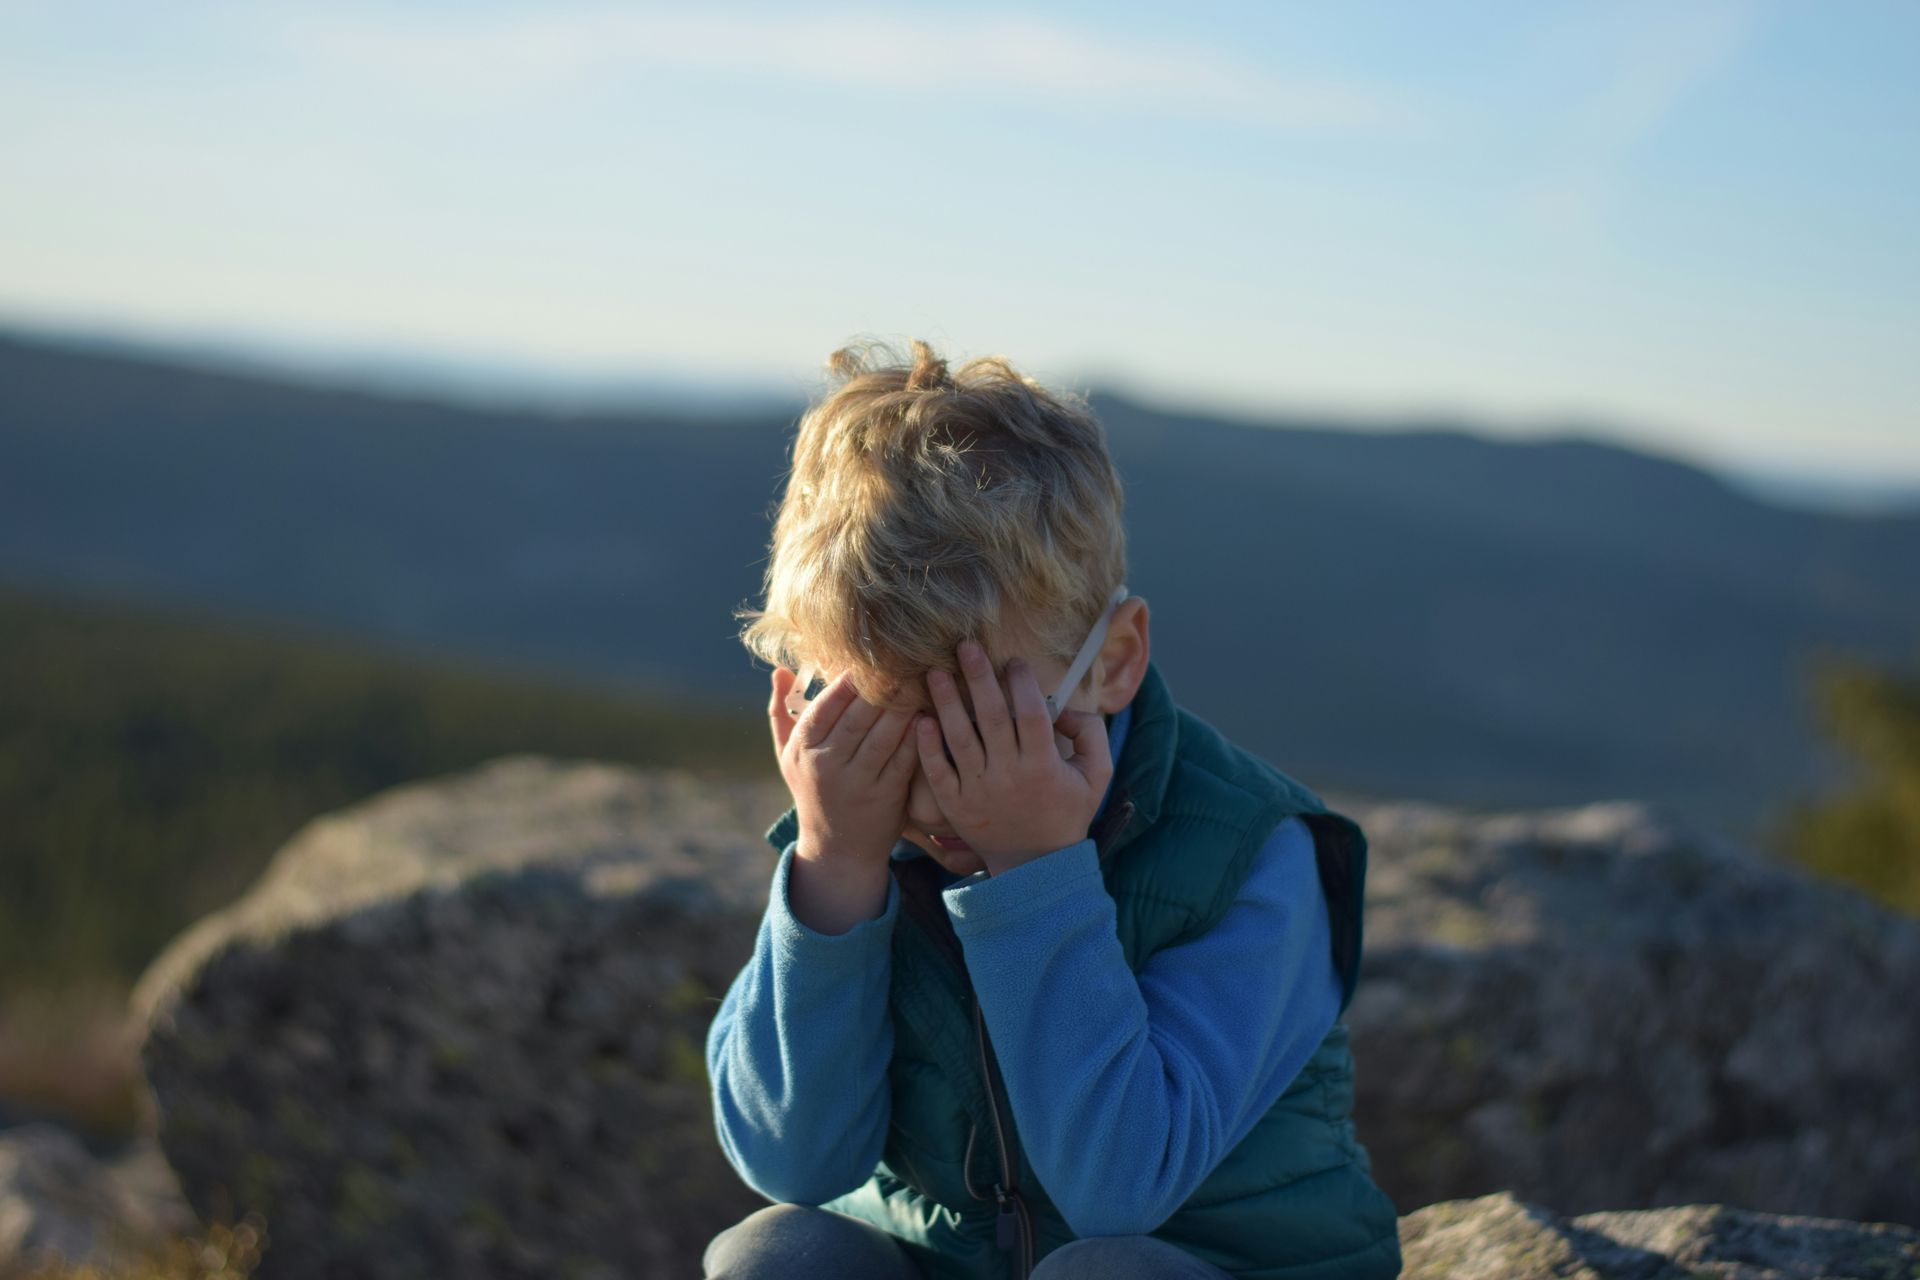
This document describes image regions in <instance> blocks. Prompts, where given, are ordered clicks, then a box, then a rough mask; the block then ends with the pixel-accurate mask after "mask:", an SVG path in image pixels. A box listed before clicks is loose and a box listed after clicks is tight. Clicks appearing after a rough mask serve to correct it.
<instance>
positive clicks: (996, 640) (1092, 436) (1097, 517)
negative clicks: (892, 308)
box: [735, 339, 1127, 705]
mask: <svg viewBox="0 0 1920 1280" xmlns="http://www.w3.org/2000/svg"><path fill="white" fill-rule="evenodd" d="M827 369H828V371H829V374H830V375H831V378H830V385H829V389H828V391H827V392H826V394H825V395H823V396H822V398H821V399H820V400H818V401H817V402H816V403H814V404H813V405H811V406H810V407H809V408H808V409H807V411H806V413H805V414H804V415H802V417H801V419H800V427H799V432H798V434H797V435H796V437H795V439H794V442H793V463H792V466H791V467H790V468H789V471H788V476H787V486H786V493H785V495H784V496H783V497H782V499H781V502H780V509H779V513H778V515H777V516H776V517H775V520H774V527H773V541H772V546H771V555H770V557H769V559H768V563H767V571H766V582H765V596H766V606H765V608H761V609H752V608H743V609H738V610H735V617H737V618H746V619H751V621H750V622H749V623H748V625H747V626H745V627H744V628H743V629H742V631H741V634H740V639H741V642H742V643H743V644H745V645H746V647H747V648H748V649H749V650H751V651H752V652H753V653H754V655H755V656H757V657H759V658H761V659H763V660H764V661H767V662H770V663H773V664H775V665H777V666H784V667H788V668H791V669H794V670H798V669H799V668H800V667H801V666H803V665H805V664H808V663H811V664H813V665H814V666H815V667H817V668H818V669H819V670H820V671H821V672H822V673H823V674H825V675H827V676H829V677H830V676H832V675H834V674H836V673H838V672H840V671H851V672H853V675H854V683H855V686H856V687H857V689H858V690H859V692H860V694H861V696H862V697H865V698H867V699H868V700H869V701H873V702H876V703H882V704H895V703H896V702H899V703H902V704H908V705H910V704H912V703H913V702H914V701H916V699H915V697H913V696H911V695H909V696H906V697H904V698H900V697H899V696H898V695H900V693H901V690H902V688H903V687H906V686H916V685H918V684H920V682H921V680H922V677H923V676H924V673H925V672H926V671H927V670H928V669H929V668H932V667H940V668H943V669H945V670H948V671H952V670H954V661H953V654H954V646H955V645H957V644H958V643H959V642H960V640H961V639H962V638H963V637H966V636H972V637H974V638H975V639H978V640H979V641H980V642H981V643H983V644H985V645H986V647H987V651H988V653H990V654H992V655H993V656H994V658H995V661H996V663H997V662H999V661H1002V660H1004V658H1005V657H1006V656H1008V655H1009V654H1011V653H1012V652H1015V651H1018V652H1023V653H1027V654H1030V655H1032V656H1036V657H1038V656H1051V657H1056V658H1058V659H1060V660H1061V661H1063V662H1066V661H1070V660H1071V659H1072V658H1073V656H1074V654H1075V653H1076V652H1077V651H1078V649H1079V647H1080V644H1081V642H1082V641H1083V640H1084V639H1085V638H1086V635H1087V632H1088V630H1089V629H1090V628H1091V627H1092V626H1093V624H1094V622H1095V621H1096V620H1097V619H1098V618H1099V617H1100V614H1101V611H1102V610H1103V609H1105V608H1106V604H1107V598H1108V596H1109V595H1110V594H1111V593H1112V592H1113V590H1114V588H1115V587H1116V586H1118V585H1119V584H1120V583H1122V582H1124V581H1125V580H1126V570H1127V544H1126V533H1125V531H1124V529H1123V527H1122V524H1121V516H1122V514H1123V512H1124V510H1125V503H1126V498H1125V494H1124V492H1123V490H1122V488H1121V483H1120V474H1119V472H1118V471H1117V470H1116V469H1115V468H1114V465H1113V460H1112V458H1110V457H1109V456H1108V454H1107V442H1106V433H1105V431H1104V430H1103V429H1102V427H1101V426H1100V423H1099V422H1098V421H1097V420H1096V419H1095V418H1094V416H1093V414H1092V412H1091V410H1090V409H1089V408H1088V407H1087V403H1086V400H1085V397H1083V396H1079V395H1075V394H1071V393H1056V392H1052V391H1049V390H1047V389H1046V388H1045V387H1043V386H1041V385H1040V384H1039V383H1038V382H1036V381H1034V380H1033V379H1031V378H1028V377H1025V376H1023V375H1022V374H1019V373H1017V372H1015V371H1014V369H1013V368H1012V367H1011V366H1010V365H1009V364H1008V363H1007V362H1006V360H1005V359H1003V358H1001V357H999V356H983V357H980V358H978V359H975V360H969V361H968V362H967V363H965V364H964V365H962V366H961V367H960V368H959V370H958V371H957V372H955V373H951V374H950V373H949V372H948V370H947V362H946V361H945V360H943V359H941V358H940V357H939V356H937V355H935V354H934V352H933V349H932V348H931V347H929V346H928V345H927V344H926V343H925V342H922V341H920V340H918V339H915V340H914V341H913V358H912V360H911V362H909V361H907V360H904V359H902V358H901V357H900V356H899V355H898V354H897V353H895V352H894V351H893V350H892V349H891V348H890V347H889V346H887V344H885V343H884V342H879V341H868V342H862V343H857V344H855V345H854V346H849V347H843V348H842V349H840V350H838V351H836V352H834V353H833V355H832V356H830V357H829V358H828V361H827ZM834 383H837V384H838V385H833V384H834ZM1003 606H1005V607H1006V613H1005V614H1004V617H1003V614H1002V609H1003ZM1005 619H1015V620H1017V622H1018V624H1020V625H1021V626H1022V628H1023V629H1022V632H1021V634H1017V635H1007V634H1004V630H1005V628H1004V627H1003V626H1002V623H1003V621H1004V620H1005ZM1089 675H1091V671H1089ZM1046 692H1048V693H1052V692H1053V690H1051V689H1049V690H1047V691H1046ZM1070 694H1071V691H1070Z"/></svg>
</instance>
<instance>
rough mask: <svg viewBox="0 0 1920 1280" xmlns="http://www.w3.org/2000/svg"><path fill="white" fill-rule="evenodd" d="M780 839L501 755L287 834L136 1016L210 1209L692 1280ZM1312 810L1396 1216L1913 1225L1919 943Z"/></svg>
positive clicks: (1660, 844) (1555, 836)
mask: <svg viewBox="0 0 1920 1280" xmlns="http://www.w3.org/2000/svg"><path fill="white" fill-rule="evenodd" d="M1329 800H1330V801H1334V798H1333V797H1329ZM787 803H788V800H787V797H786V793H785V791H784V790H783V789H782V788H781V787H780V786H779V784H778V782H777V780H769V781H768V782H765V783H757V782H754V783H750V782H740V783H716V782H702V781H699V780H697V779H695V778H693V777H692V776H690V775H686V774H681V773H673V772H667V773H644V772H639V771H635V770H631V769H626V768H622V767H616V766H610V765H603V764H593V763H566V762H558V761H552V760H547V759H542V758H537V757H512V758H508V759H503V760H499V761H495V762H493V763H492V764H490V765H488V766H485V767H483V768H480V769H476V770H473V771H471V772H469V773H466V774H462V775H459V776H456V777H451V778H446V779H441V780H436V781H433V782H427V783H421V784H416V785H412V786H407V787H402V788H397V789H395V790H393V791H389V792H386V793H383V794H381V795H379V796H375V797H373V798H371V799H369V800H367V801H366V802H364V803H362V804H360V805H357V806H355V807H353V808H352V809H349V810H346V811H343V812H341V813H338V814H334V815H329V816H327V817H324V818H322V819H319V820H316V821H315V822H313V823H311V824H309V825H308V826H307V827H306V828H304V829H303V830H302V831H301V832H300V833H298V834H297V835H296V837H295V838H294V839H293V840H292V841H290V842H289V844H288V846H287V847H286V848H285V849H284V850H283V851H282V852H281V853H280V855H279V856H278V857H277V858H276V859H275V861H274V863H273V865H272V867H271V868H270V869H269V871H268V872H267V874H266V875H265V876H264V877H263V878H262V880H261V881H260V883H259V884H258V885H257V886H256V887H255V888H254V889H253V890H252V891H251V892H250V893H249V894H248V895H247V896H246V897H245V898H243V899H242V900H241V901H239V902H237V903H235V904H234V905H233V906H232V907H231V908H229V909H227V910H225V911H223V912H220V913H218V914H216V915H214V916H211V917H208V918H207V919H205V920H203V921H201V922H200V923H199V924H198V925H196V926H195V927H194V928H193V929H192V930H190V931H189V932H188V933H186V934H184V935H183V936H182V937H181V938H180V939H179V940H178V941H177V942H176V943H175V944H174V946H172V947H171V948H170V949H169V950H168V951H167V952H166V953H165V954H164V955H163V956H162V957H160V958H159V959H158V960H157V961H156V962H155V964H154V965H153V967H152V968H151V969H150V970H149V972H148V973H147V974H146V975H145V977H144V978H143V979H142V981H141V984H140V986H139V988H138V989H137V991H136V993H135V1001H134V1003H135V1010H134V1012H135V1016H136V1018H137V1019H138V1020H139V1023H140V1025H141V1027H142V1028H144V1030H145V1040H144V1045H143V1051H142V1052H143V1062H144V1066H145V1069H146V1073H147V1078H148V1081H149V1084H150V1086H151V1091H152V1101H153V1110H152V1116H151V1119H152V1121H153V1123H154V1125H155V1127H156V1131H157V1134H158V1137H159V1140H160V1142H161V1143H162V1144H163V1146H164V1148H165V1151H166V1153H167V1157H168V1159H169V1161H170V1162H171V1163H172V1166H173V1168H174V1169H175V1171H176V1172H177V1173H178V1175H179V1179H180V1183H181V1185H182V1187H183V1189H184V1190H185V1192H186V1194H187V1196H188V1197H189V1199H190V1201H191V1202H192V1204H193V1206H194V1208H195V1210H196V1211H197V1212H199V1213H200V1214H201V1215H202V1216H203V1217H209V1218H231V1217H234V1216H237V1214H238V1213H239V1212H243V1211H247V1210H253V1211H257V1212H259V1213H261V1214H263V1215H264V1216H265V1218H266V1220H267V1223H268V1228H269V1231H270V1233H271V1235H272V1238H273V1240H274V1242H275V1244H274V1247H273V1248H272V1249H271V1250H270V1251H269V1253H268V1261H267V1265H266V1266H265V1267H264V1268H263V1272H262V1274H266V1275H272V1276H307V1275H313V1276H320V1275H332V1274H356V1275H367V1276H402V1275H416V1274H424V1275H436V1276H437V1275H488V1276H521V1275H526V1276H535V1275H538V1276H542V1277H547V1276H554V1275H570V1276H579V1277H599V1276H606V1277H613V1276H635V1275H656V1274H658V1275H670V1274H678V1275H694V1274H697V1273H698V1258H699V1253H700V1250H701V1249H702V1248H703V1247H704V1245H705V1243H706V1241H707V1240H708V1239H710V1238H711V1237H712V1235H713V1234H714V1233H715V1232H717V1231H718V1230H719V1229H720V1228H722V1227H724V1226H726V1225H728V1224H729V1223H731V1222H733V1221H736V1220H738V1218H740V1217H741V1216H744V1215H745V1214H746V1213H749V1212H751V1211H752V1210H754V1209H755V1208H758V1207H759V1206H760V1205H761V1204H763V1203H764V1201H763V1200H761V1199H760V1198H759V1197H758V1196H757V1195H755V1194H754V1193H752V1192H751V1191H749V1190H748V1189H747V1188H745V1187H744V1185H743V1184H741V1183H740V1182H739V1180H738V1178H737V1177H735V1176H734V1175H733V1172H732V1170H731V1169H730V1168H729V1167H728V1166H727V1165H726V1163H725V1160H724V1158H723V1157H722V1155H721V1153H720V1151H719V1149H718V1145H717V1143H716V1141H715V1138H714V1134H713V1128H712V1118H711V1112H710V1103H709V1100H708V1097H707V1093H706V1084H705V1076H704V1070H703V1066H704V1064H703V1055H702V1052H701V1047H702V1045H703V1043H704V1037H705V1032H706V1028H707V1026H708V1024H709V1023H710V1021H711V1019H712V1015H713V1012H714V1009H715V1007H716V1006H717V1004H718V1002H719V999H720V996H721V995H722V994H723V993H724V991H725V989H726V986H727V984H728V983H730V982H731V980H732V978H733V976H734V974H735V973H736V972H737V971H738V969H739V966H740V964H741V962H742V961H743V960H744V958H745V957H746V955H747V953H748V951H749V949H750V947H751V943H752V934H753V929H754V925H755V923H756V921H757V919H758V917H759V914H760V912H761V910H762V909H763V907H764V903H765V895H766V890H767V877H768V873H769V872H770V870H771V868H772V863H773V857H772V851H771V850H770V849H769V848H768V847H767V844H766V842H765V840H764V838H763V834H762V833H763V832H764V830H765V828H766V826H767V824H768V823H769V822H770V821H771V819H772V818H773V817H774V816H776V815H777V814H778V813H779V812H781V810H782V809H784V808H785V806H786V804H787ZM1335 803H1336V804H1338V807H1341V808H1343V809H1345V810H1346V811H1348V812H1350V813H1352V814H1353V815H1354V816H1355V817H1356V818H1358V819H1359V820H1360V821H1361V822H1362V824H1363V826H1365V828H1366V829H1367V831H1368V833H1369V836H1370V838H1371V844H1372V850H1373V855H1372V862H1371V869H1370V874H1369V885H1368V889H1369V915H1368V921H1367V934H1366V943H1367V956H1368V959H1367V970H1366V973H1365V974H1364V975H1363V980H1362V982H1361V985H1360V989H1359V994H1358V995H1357V996H1356V998H1355V1001H1354V1003H1353V1005H1352V1006H1351V1008H1350V1009H1349V1011H1348V1020H1349V1023H1350V1025H1351V1026H1352V1027H1353V1030H1354V1045H1355V1055H1356V1059H1357V1062H1358V1074H1357V1080H1356V1083H1357V1085H1358V1088H1359V1090H1360V1104H1359V1107H1358V1109H1357V1111H1356V1122H1357V1127H1358V1130H1359V1135H1360V1137H1361V1140H1362V1141H1363V1142H1365V1143H1366V1144H1367V1145H1368V1147H1369V1149H1370V1150H1371V1151H1372V1153H1373V1155H1374V1164H1375V1170H1374V1171H1375V1175H1376V1177H1378V1178H1379V1180H1380V1182H1381V1185H1382V1186H1383V1187H1385V1188H1386V1189H1387V1190H1388V1192H1389V1193H1390V1194H1391V1195H1393V1197H1394V1199H1395V1201H1396V1203H1398V1204H1400V1205H1401V1206H1402V1207H1403V1208H1406V1207H1410V1206H1414V1205H1420V1204H1429V1202H1432V1201H1439V1200H1449V1199H1454V1198H1458V1197H1461V1196H1473V1195H1479V1194H1481V1193H1483V1192H1486V1191H1490V1190H1494V1189H1497V1188H1507V1189H1511V1191H1512V1192H1513V1194H1514V1195H1516V1196H1519V1197H1520V1198H1521V1199H1522V1200H1524V1201H1527V1202H1531V1203H1534V1204H1539V1205H1551V1206H1553V1210H1554V1211H1557V1212H1560V1213H1575V1212H1582V1211H1585V1210H1589V1209H1612V1210H1620V1209H1633V1208H1636V1207H1639V1206H1645V1205H1653V1204H1662V1203H1668V1204H1671V1203H1683V1202H1689V1201H1698V1202H1703V1203H1712V1202H1725V1203H1729V1204H1737V1205H1739V1206H1741V1209H1743V1210H1752V1209H1765V1210H1771V1211H1774V1212H1777V1213H1811V1212H1818V1213H1821V1214H1823V1215H1826V1216H1835V1217H1853V1218H1865V1219H1868V1220H1875V1221H1894V1222H1911V1221H1920V1207H1917V1206H1916V1205H1915V1203H1914V1200H1913V1198H1912V1197H1913V1195H1914V1188H1915V1186H1916V1185H1920V1177H1916V1176H1915V1175H1916V1172H1917V1171H1920V1152H1917V1151H1916V1150H1915V1149H1914V1147H1913V1143H1914V1142H1915V1131H1916V1125H1915V1124H1914V1123H1913V1119H1914V1108H1915V1106H1916V1102H1917V1101H1920V1100H1917V1099H1916V1096H1915V1095H1916V1088H1915V1085H1914V1081H1913V1072H1912V1063H1913V1062H1914V1061H1916V1051H1915V1050H1916V1047H1915V1043H1914V1036H1915V1026H1914V1016H1913V1014H1912V1012H1911V1011H1910V1010H1908V1009H1904V1008H1901V1007H1899V1005H1898V995H1899V993H1900V992H1902V991H1911V990H1912V989H1913V988H1914V985H1915V979H1916V978H1920V944H1917V943H1916V930H1917V929H1920V926H1917V925H1915V924H1914V922H1911V921H1904V920H1898V919H1893V918H1890V917H1888V916H1886V915H1885V914H1884V913H1882V912H1879V911H1876V910H1874V909H1873V908H1872V907H1870V906H1869V905H1868V904H1866V903H1865V902H1864V901H1862V900H1860V899H1858V898H1857V897H1855V896H1853V895H1851V894H1848V893H1846V892H1844V891H1839V890H1829V889H1825V888H1822V887H1818V886H1813V885H1810V884H1808V883H1807V882H1806V881H1805V880H1804V879H1803V878H1801V877H1799V876H1796V875H1792V874H1790V873H1788V872H1785V871H1783V870H1779V869H1774V868H1769V867H1767V866H1764V865H1762V864H1759V863H1757V862H1754V861H1752V860H1751V859H1745V858H1742V857H1741V856H1739V855H1737V854H1735V853H1734V852H1733V851H1728V850H1714V849H1709V848H1705V847H1702V846H1701V845H1699V844H1698V843H1697V842H1694V841H1691V840H1689V839H1687V838H1686V837H1685V836H1684V835H1683V834H1681V833H1677V832H1675V831H1674V830H1672V829H1671V828H1670V827H1668V826H1667V825H1665V824H1663V823H1661V822H1659V821H1657V819H1656V818H1655V817H1654V815H1652V814H1650V813H1648V812H1647V811H1646V810H1644V809H1641V808H1639V807H1637V806H1629V805H1602V806H1589V807H1586V808H1581V809H1574V810H1567V811H1555V812H1549V813H1541V814H1529V815H1500V816H1495V817H1468V816H1463V815H1458V814H1451V813H1448V812H1446V811H1442V810H1437V809H1432V808H1429V807H1425V806H1417V805H1361V804H1357V803H1355V804H1339V803H1338V802H1337V801H1335ZM1876 984H1879V985H1876ZM1582 1144H1587V1145H1586V1146H1585V1147H1584V1148H1583V1147H1582ZM1902 1161H1905V1162H1906V1163H1905V1164H1903V1163H1902ZM1431 1207H1438V1206H1431ZM1542 1212H1545V1211H1542ZM1581 1229H1582V1230H1585V1229H1587V1228H1584V1227H1583V1228H1581ZM1708 1273H1709V1274H1721V1273H1718V1272H1708ZM1490 1274H1491V1273H1490ZM1515 1274H1520V1273H1515ZM1566 1274H1575V1273H1573V1272H1568V1273H1566ZM1596 1274H1602V1273H1600V1272H1596ZM1623 1274H1624V1273H1623ZM1632 1274H1636V1275H1638V1274H1649V1275H1650V1274H1655V1273H1654V1272H1652V1271H1645V1272H1633V1273H1632ZM1725 1274H1728V1275H1734V1274H1744V1273H1738V1272H1732V1271H1729V1272H1725ZM1752 1274H1764V1273H1760V1272H1755V1273H1752ZM1808 1274H1846V1273H1844V1272H1832V1273H1826V1272H1820V1273H1808Z"/></svg>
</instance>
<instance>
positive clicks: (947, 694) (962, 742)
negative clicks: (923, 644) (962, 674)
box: [920, 667, 987, 778]
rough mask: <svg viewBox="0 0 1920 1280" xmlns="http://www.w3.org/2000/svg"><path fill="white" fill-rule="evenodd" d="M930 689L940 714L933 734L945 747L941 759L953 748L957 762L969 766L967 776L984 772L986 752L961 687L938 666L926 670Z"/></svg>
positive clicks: (954, 759)
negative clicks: (961, 697) (965, 704)
mask: <svg viewBox="0 0 1920 1280" xmlns="http://www.w3.org/2000/svg"><path fill="white" fill-rule="evenodd" d="M927 691H928V692H929V693H931V694H932V695H933V706H934V710H935V711H936V712H937V713H938V715H939V722H938V723H937V724H934V726H933V737H934V745H935V746H936V747H938V746H942V745H943V744H944V746H945V748H946V750H945V751H943V752H942V753H941V756H942V759H943V760H944V759H945V757H946V754H947V753H948V752H951V753H952V755H953V763H954V765H955V766H958V767H959V768H961V769H964V770H966V773H967V776H968V777H970V778H971V777H975V776H978V775H979V774H981V773H984V772H985V771H986V767H987V753H986V751H985V749H984V748H982V747H981V745H980V737H979V735H978V734H976V733H974V731H973V721H971V720H969V719H967V709H966V707H965V706H964V705H963V704H962V703H961V701H960V691H959V688H958V687H957V686H956V685H955V684H954V681H953V677H952V676H951V675H949V674H948V673H947V672H945V671H942V670H941V669H940V668H939V667H935V668H934V669H933V670H931V671H929V672H927ZM929 723H932V722H931V721H929ZM920 732H921V733H922V734H925V733H926V732H927V731H926V730H924V729H922V730H921V731H920ZM922 754H923V755H924V754H925V753H924V752H922ZM929 776H931V775H929Z"/></svg>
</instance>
